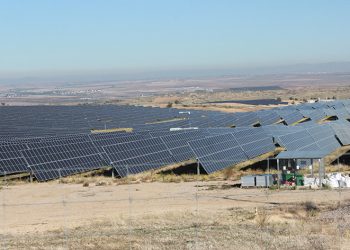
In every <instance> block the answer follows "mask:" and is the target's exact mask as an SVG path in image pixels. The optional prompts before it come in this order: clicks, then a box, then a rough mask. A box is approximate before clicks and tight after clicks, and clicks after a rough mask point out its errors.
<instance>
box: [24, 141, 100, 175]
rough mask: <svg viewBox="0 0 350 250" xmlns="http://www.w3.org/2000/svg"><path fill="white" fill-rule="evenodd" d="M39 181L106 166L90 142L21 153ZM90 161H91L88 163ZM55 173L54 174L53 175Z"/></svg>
mask: <svg viewBox="0 0 350 250" xmlns="http://www.w3.org/2000/svg"><path fill="white" fill-rule="evenodd" d="M21 153H22V155H23V156H24V157H25V159H26V161H27V162H28V164H29V167H30V168H31V170H32V171H33V173H34V176H35V177H36V178H37V179H38V180H39V181H45V180H51V179H54V178H56V177H58V176H59V174H58V173H57V172H58V171H61V173H60V174H61V176H66V174H65V173H80V172H82V171H86V170H93V169H98V168H101V167H103V166H106V162H105V161H104V159H103V158H102V156H101V154H100V153H99V152H98V150H97V149H96V147H95V146H94V145H93V144H92V143H91V142H80V143H74V144H64V145H54V144H53V145H51V146H50V147H46V143H43V147H38V148H32V149H26V150H22V151H21ZM90 160H91V161H90ZM54 173H56V174H54Z"/></svg>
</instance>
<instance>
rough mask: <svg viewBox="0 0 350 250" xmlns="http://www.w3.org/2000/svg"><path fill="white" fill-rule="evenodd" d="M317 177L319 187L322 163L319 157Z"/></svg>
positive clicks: (320, 185)
mask: <svg viewBox="0 0 350 250" xmlns="http://www.w3.org/2000/svg"><path fill="white" fill-rule="evenodd" d="M318 179H319V183H318V186H319V187H320V188H321V187H322V163H321V159H318Z"/></svg>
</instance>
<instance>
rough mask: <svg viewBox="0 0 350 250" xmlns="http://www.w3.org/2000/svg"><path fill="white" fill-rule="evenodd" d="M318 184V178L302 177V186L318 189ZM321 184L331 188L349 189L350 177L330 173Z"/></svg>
mask: <svg viewBox="0 0 350 250" xmlns="http://www.w3.org/2000/svg"><path fill="white" fill-rule="evenodd" d="M318 183H319V179H318V178H308V177H304V186H309V187H311V188H315V187H318ZM322 183H323V184H325V185H327V186H329V187H331V188H346V187H348V188H350V177H349V176H345V175H343V174H342V173H331V174H327V175H326V176H325V179H324V180H323V181H322Z"/></svg>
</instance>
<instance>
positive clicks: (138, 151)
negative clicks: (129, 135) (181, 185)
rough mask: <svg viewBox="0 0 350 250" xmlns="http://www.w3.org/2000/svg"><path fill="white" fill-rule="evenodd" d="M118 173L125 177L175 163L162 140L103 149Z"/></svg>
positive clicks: (129, 143)
mask: <svg viewBox="0 0 350 250" xmlns="http://www.w3.org/2000/svg"><path fill="white" fill-rule="evenodd" d="M103 149H104V150H105V152H106V153H107V155H108V157H109V159H110V160H111V161H112V162H111V164H112V165H113V167H114V168H115V170H116V171H117V173H118V174H119V175H120V176H122V177H124V176H127V175H128V174H136V173H141V172H144V171H148V170H151V169H155V168H159V167H163V166H166V165H169V164H172V163H174V162H175V160H174V158H173V157H172V155H171V154H170V152H169V151H168V149H167V147H166V145H165V144H164V143H163V141H162V140H161V139H160V138H151V139H145V140H141V141H134V142H127V143H120V144H115V145H110V146H105V147H103Z"/></svg>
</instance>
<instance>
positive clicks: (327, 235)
mask: <svg viewBox="0 0 350 250" xmlns="http://www.w3.org/2000/svg"><path fill="white" fill-rule="evenodd" d="M272 213H273V214H275V215H276V214H278V213H281V212H279V211H278V210H276V209H275V210H273V209H272V210H271V209H270V210H268V209H265V210H261V211H258V212H257V214H255V215H254V212H253V211H250V210H247V209H243V208H232V209H227V210H217V211H200V213H198V214H196V213H194V212H193V211H179V212H164V213H162V214H147V215H140V216H136V215H134V216H131V217H118V218H115V219H111V220H108V221H99V222H92V223H91V224H87V225H86V226H80V227H76V228H70V229H64V228H62V229H60V230H56V231H49V232H46V233H40V234H30V235H29V234H24V235H5V237H3V239H4V241H3V243H5V244H6V246H7V248H8V249H28V246H32V249H63V248H64V249H130V248H131V249H194V248H197V249H207V248H209V249H334V248H336V249H339V248H340V247H343V249H346V248H347V246H349V245H348V244H349V237H348V236H347V235H346V234H344V236H343V238H342V240H341V241H340V242H337V243H335V242H334V237H337V232H336V230H333V231H332V229H335V228H336V227H337V226H338V225H337V224H336V223H335V224H327V223H323V224H322V225H320V224H319V223H318V222H317V221H316V220H314V218H311V219H310V221H308V223H305V222H304V221H303V220H299V221H295V220H293V221H290V222H289V221H281V222H278V221H271V220H270V214H272ZM339 223H341V221H340V222H339Z"/></svg>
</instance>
